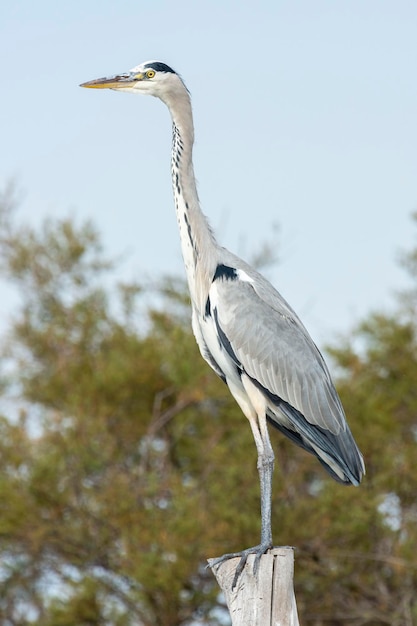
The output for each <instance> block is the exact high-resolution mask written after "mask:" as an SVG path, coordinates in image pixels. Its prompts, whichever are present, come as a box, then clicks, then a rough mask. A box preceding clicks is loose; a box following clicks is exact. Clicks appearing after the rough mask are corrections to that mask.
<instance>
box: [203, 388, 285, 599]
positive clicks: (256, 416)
mask: <svg viewBox="0 0 417 626" xmlns="http://www.w3.org/2000/svg"><path fill="white" fill-rule="evenodd" d="M243 382H244V387H245V391H246V393H247V395H246V394H245V396H243V395H241V394H238V393H234V390H232V389H231V391H232V393H233V395H234V397H235V398H236V400H237V402H238V404H239V405H240V407H241V409H242V411H243V412H244V414H245V415H246V417H247V418H248V420H249V423H250V426H251V429H252V433H253V438H254V439H255V444H256V449H257V452H258V463H257V467H258V473H259V482H260V490H261V543H260V544H259V545H257V546H254V547H252V548H247V549H246V550H242V551H241V552H233V553H230V554H225V555H223V556H221V557H219V558H218V559H215V561H214V562H213V566H216V565H220V564H221V563H223V562H224V561H226V560H227V559H231V558H235V557H240V561H239V564H238V566H237V568H236V571H235V575H234V578H233V583H232V589H234V587H235V586H236V584H237V581H238V579H239V576H240V575H241V573H242V571H243V569H244V567H245V564H246V561H247V559H248V556H249V555H250V554H255V555H256V556H255V561H254V564H253V572H254V574H255V575H256V574H257V572H258V569H259V563H260V560H261V557H262V555H263V554H265V552H267V551H268V550H269V549H270V548H272V547H273V544H272V529H271V502H272V475H273V471H274V451H273V449H272V446H271V442H270V439H269V434H268V428H267V422H266V407H265V400H264V397H263V396H262V394H261V392H260V391H259V390H258V389H257V388H256V387H255V386H254V385H253V383H252V382H251V381H250V380H249V379H246V381H243ZM245 383H246V384H245ZM248 400H250V402H248Z"/></svg>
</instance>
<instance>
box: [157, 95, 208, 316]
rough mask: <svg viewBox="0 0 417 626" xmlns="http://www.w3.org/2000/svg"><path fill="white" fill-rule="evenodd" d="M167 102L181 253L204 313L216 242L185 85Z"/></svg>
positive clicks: (192, 291)
mask: <svg viewBox="0 0 417 626" xmlns="http://www.w3.org/2000/svg"><path fill="white" fill-rule="evenodd" d="M167 104H168V107H169V108H170V111H171V115H172V155H171V173H172V186H173V192H174V200H175V208H176V212H177V220H178V226H179V231H180V238H181V249H182V255H183V258H184V264H185V270H186V272H187V279H188V285H189V290H190V295H191V299H192V302H193V306H194V307H196V308H197V309H198V310H199V311H200V312H203V311H204V307H205V304H206V300H207V294H208V290H209V288H210V285H211V281H212V279H213V276H214V272H215V270H216V266H217V250H218V245H217V243H216V241H215V239H214V236H213V234H212V232H211V229H210V226H209V224H208V222H207V219H206V217H205V216H204V215H203V213H202V211H201V208H200V204H199V200H198V193H197V187H196V182H195V176H194V168H193V162H192V150H193V143H194V129H193V118H192V111H191V102H190V98H189V95H188V93H187V92H186V91H185V88H184V93H181V94H180V97H179V96H178V94H176V97H175V100H174V99H173V101H172V102H167Z"/></svg>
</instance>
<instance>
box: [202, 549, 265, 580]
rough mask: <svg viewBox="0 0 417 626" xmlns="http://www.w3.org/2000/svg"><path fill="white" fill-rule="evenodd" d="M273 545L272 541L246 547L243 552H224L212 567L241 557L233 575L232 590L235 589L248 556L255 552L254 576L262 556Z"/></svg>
mask: <svg viewBox="0 0 417 626" xmlns="http://www.w3.org/2000/svg"><path fill="white" fill-rule="evenodd" d="M272 547H273V545H272V543H270V542H268V543H260V544H259V545H258V546H253V548H246V550H242V551H241V552H231V553H229V554H223V556H219V558H217V559H214V561H213V563H212V564H211V567H218V566H219V565H221V564H222V563H224V562H225V561H228V560H229V559H235V558H237V557H240V561H239V563H238V565H237V567H236V571H235V575H234V577H233V583H232V590H233V589H234V588H235V587H236V585H237V581H238V580H239V577H240V575H241V573H242V572H243V570H244V567H245V565H246V561H247V560H248V556H249V555H250V554H255V560H254V562H253V574H254V576H257V574H258V570H259V563H260V560H261V556H262V555H263V554H265V552H268V550H270V549H271V548H272Z"/></svg>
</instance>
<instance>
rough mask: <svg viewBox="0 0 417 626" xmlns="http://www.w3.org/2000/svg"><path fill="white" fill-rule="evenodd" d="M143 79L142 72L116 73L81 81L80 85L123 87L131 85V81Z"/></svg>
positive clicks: (98, 87)
mask: <svg viewBox="0 0 417 626" xmlns="http://www.w3.org/2000/svg"><path fill="white" fill-rule="evenodd" d="M142 79H143V74H118V75H116V76H110V77H109V78H96V79H95V80H90V81H88V82H87V83H81V85H80V87H87V88H89V89H123V87H131V85H132V83H135V82H137V81H138V80H142Z"/></svg>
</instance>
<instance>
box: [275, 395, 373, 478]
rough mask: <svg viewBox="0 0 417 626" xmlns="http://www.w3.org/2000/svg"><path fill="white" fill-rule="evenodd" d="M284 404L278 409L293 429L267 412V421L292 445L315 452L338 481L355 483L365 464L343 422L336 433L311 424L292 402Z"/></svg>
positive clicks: (362, 473) (361, 475)
mask: <svg viewBox="0 0 417 626" xmlns="http://www.w3.org/2000/svg"><path fill="white" fill-rule="evenodd" d="M283 405H285V406H282V405H281V406H280V409H281V410H282V412H283V413H284V415H285V417H286V418H287V420H289V421H290V423H291V424H292V425H294V430H293V429H292V428H287V427H286V426H284V425H283V424H282V423H281V422H280V420H279V416H278V415H275V414H274V413H269V412H268V415H267V418H268V421H269V422H270V424H272V425H273V426H274V428H277V429H278V430H279V431H281V432H282V433H283V434H284V435H286V436H287V437H288V438H289V439H291V441H293V442H294V443H295V444H297V445H298V446H300V447H301V448H303V449H304V450H307V452H310V453H311V454H314V455H315V456H316V457H317V458H318V460H319V461H320V463H321V464H322V465H323V467H324V468H325V469H326V471H327V472H328V473H329V474H330V476H332V478H334V479H335V480H336V481H337V482H340V483H344V484H347V485H349V484H352V485H355V486H358V485H359V483H360V482H361V480H362V478H363V476H364V474H365V465H364V462H363V457H362V454H361V453H360V451H359V449H358V447H357V445H356V443H355V440H354V439H353V436H352V433H351V432H350V430H349V427H348V425H347V424H346V430H344V431H342V432H340V433H339V434H338V435H335V434H333V433H332V432H330V431H328V430H325V429H324V428H321V427H320V426H316V425H314V424H310V423H309V422H308V421H307V420H306V419H305V417H304V416H303V415H302V414H301V413H300V412H299V411H297V409H295V408H294V407H292V406H291V405H289V404H287V403H283ZM287 420H286V421H287ZM287 423H288V421H287Z"/></svg>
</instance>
